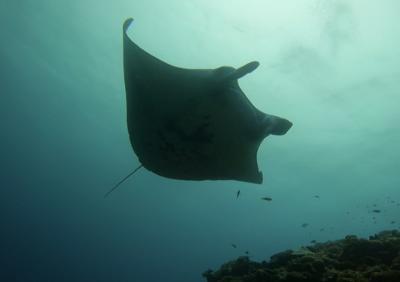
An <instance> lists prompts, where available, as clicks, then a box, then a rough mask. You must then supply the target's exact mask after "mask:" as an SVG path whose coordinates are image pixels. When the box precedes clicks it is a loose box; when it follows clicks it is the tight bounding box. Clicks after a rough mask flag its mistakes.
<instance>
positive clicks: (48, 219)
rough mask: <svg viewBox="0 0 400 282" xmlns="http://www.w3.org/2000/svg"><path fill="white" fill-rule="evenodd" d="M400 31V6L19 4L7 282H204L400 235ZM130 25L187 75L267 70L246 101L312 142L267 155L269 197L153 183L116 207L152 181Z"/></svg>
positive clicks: (10, 24) (2, 188)
mask: <svg viewBox="0 0 400 282" xmlns="http://www.w3.org/2000/svg"><path fill="white" fill-rule="evenodd" d="M399 16H400V2H399V1H397V0H383V1H364V0H352V1H344V0H342V1H339V0H337V1H336V0H330V1H329V0H299V1H289V0H285V1H283V0H282V1H266V0H265V1H261V0H247V1H239V0H238V1H229V0H221V1H211V0H188V1H178V0H165V1H163V0H148V1H127V0H118V1H94V0H86V1H78V0H70V1H50V0H35V1H33V0H24V1H21V0H14V1H11V0H1V1H0V36H1V41H0V165H1V167H0V223H1V225H0V226H1V228H0V239H1V240H0V250H1V251H0V262H1V263H0V280H1V281H21V282H22V281H23V282H31V281H40V282H43V281H53V282H58V281H68V282H70V281H85V282H87V281H96V282H97V281H135V282H152V281H171V282H196V281H203V278H202V277H201V273H202V272H203V271H205V270H206V269H208V268H212V269H216V268H217V267H218V266H219V265H221V264H222V263H224V262H225V261H226V260H229V259H233V258H236V257H237V256H240V255H244V252H245V251H249V252H250V256H251V259H254V260H263V259H268V257H269V256H270V255H272V254H273V253H276V252H278V251H282V250H285V249H287V248H297V247H299V246H301V245H302V244H308V243H309V242H310V241H311V240H317V241H325V240H334V239H338V238H341V237H343V236H344V235H347V234H356V235H359V236H368V235H370V234H372V233H375V232H377V231H380V230H383V229H394V228H399V227H400V219H399V214H400V206H399V203H400V190H399V185H400V178H399V167H400V148H399V144H400V125H399V121H400V110H399V108H400V80H399V75H400V24H399V23H400V22H399V18H400V17H399ZM128 17H133V18H135V22H134V25H133V26H132V27H131V28H130V30H129V35H130V36H131V38H133V39H134V41H135V42H136V43H138V44H139V45H140V46H141V47H143V48H144V49H145V50H147V51H148V52H150V53H151V54H153V55H155V56H157V57H159V58H160V59H162V60H165V61H167V62H168V63H171V64H173V65H177V66H181V67H186V68H215V67H219V66H222V65H232V66H235V67H239V66H242V65H244V64H245V63H247V62H249V61H251V60H258V61H259V62H260V63H261V66H260V67H259V68H258V69H257V71H255V72H253V73H252V74H251V75H248V76H246V77H245V78H243V79H241V80H240V85H241V88H242V89H243V90H244V92H245V93H246V94H247V96H248V98H249V99H250V100H251V101H252V102H253V103H254V104H255V105H256V106H257V107H258V108H259V109H261V110H262V111H265V112H267V113H269V114H276V115H279V116H282V117H285V118H288V119H290V120H291V121H292V122H293V124H294V126H293V128H292V129H291V130H290V131H289V132H288V133H287V134H286V135H285V136H282V137H276V136H272V137H268V138H267V139H266V140H265V141H264V142H263V143H262V145H261V147H260V150H259V152H258V163H259V167H260V169H261V170H262V171H263V174H264V179H265V180H264V184H262V185H254V184H247V183H241V182H234V181H215V182H212V181H205V182H190V181H177V180H171V179H166V178H162V177H159V176H157V175H155V174H152V173H151V172H148V171H146V170H144V169H143V170H141V171H140V172H138V173H137V174H136V175H135V176H134V177H133V178H132V179H130V180H129V181H128V182H127V183H125V184H124V186H122V187H121V188H120V189H119V190H118V191H116V192H114V193H113V194H112V195H111V196H110V197H109V198H106V199H104V198H103V195H104V193H105V192H106V191H108V190H109V188H111V187H112V186H113V185H114V184H115V183H116V182H117V181H118V180H119V179H120V178H122V177H123V176H125V175H126V174H127V173H129V172H130V171H131V170H132V169H133V168H134V167H136V166H137V165H138V160H137V158H136V156H135V155H134V153H133V151H132V149H131V147H130V144H129V138H128V133H127V128H126V112H125V106H126V105H125V90H124V81H123V68H122V23H123V21H124V20H125V19H126V18H128ZM239 189H240V190H241V195H240V197H239V199H236V192H237V190H239ZM316 195H318V196H319V198H317V197H315V196H316ZM265 196H268V197H271V198H272V199H273V200H272V201H271V202H266V201H263V200H261V199H260V198H261V197H265ZM374 209H379V210H380V211H381V212H380V213H372V210H374ZM393 221H395V222H394V223H393ZM304 223H307V224H308V226H307V227H302V224H304ZM231 244H235V245H237V248H232V246H231Z"/></svg>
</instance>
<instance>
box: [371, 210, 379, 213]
mask: <svg viewBox="0 0 400 282" xmlns="http://www.w3.org/2000/svg"><path fill="white" fill-rule="evenodd" d="M372 212H374V213H380V212H381V210H372Z"/></svg>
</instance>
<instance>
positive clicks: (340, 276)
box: [203, 230, 400, 282]
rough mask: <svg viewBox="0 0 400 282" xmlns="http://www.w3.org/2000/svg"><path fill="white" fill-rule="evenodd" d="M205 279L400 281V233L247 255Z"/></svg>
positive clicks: (246, 281) (211, 281)
mask: <svg viewBox="0 0 400 282" xmlns="http://www.w3.org/2000/svg"><path fill="white" fill-rule="evenodd" d="M203 276H204V277H205V278H206V279H207V281H208V282H400V232H399V231H396V230H393V231H383V232H381V233H379V234H376V235H374V236H370V237H369V239H362V238H357V237H356V236H352V235H350V236H346V238H345V239H342V240H338V241H334V242H326V243H316V244H314V245H312V246H307V247H302V248H301V249H299V250H296V251H293V250H287V251H284V252H281V253H278V254H275V255H273V256H272V257H271V259H270V261H269V262H266V261H262V262H254V261H251V260H250V259H249V258H248V257H247V256H243V257H239V258H238V259H236V260H234V261H230V262H228V263H225V264H224V265H222V266H221V268H220V269H219V270H217V271H212V270H208V271H206V272H204V273H203Z"/></svg>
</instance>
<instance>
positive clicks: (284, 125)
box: [270, 118, 293, 135]
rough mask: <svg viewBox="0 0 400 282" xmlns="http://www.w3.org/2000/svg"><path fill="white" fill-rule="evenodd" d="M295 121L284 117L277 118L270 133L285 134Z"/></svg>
mask: <svg viewBox="0 0 400 282" xmlns="http://www.w3.org/2000/svg"><path fill="white" fill-rule="evenodd" d="M292 125H293V123H291V122H290V121H288V120H287V119H284V118H276V120H275V121H274V123H273V126H272V128H271V132H270V134H273V135H284V134H286V132H288V131H289V129H290V128H291V127H292Z"/></svg>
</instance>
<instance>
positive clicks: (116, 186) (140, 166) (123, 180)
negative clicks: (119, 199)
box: [104, 164, 143, 198]
mask: <svg viewBox="0 0 400 282" xmlns="http://www.w3.org/2000/svg"><path fill="white" fill-rule="evenodd" d="M142 167H143V165H142V164H141V165H139V166H138V167H137V168H135V169H134V170H133V171H132V172H131V173H129V174H128V175H127V176H125V177H124V179H122V180H121V181H120V182H118V183H117V184H116V185H115V186H114V187H113V188H111V189H110V191H108V192H107V193H106V194H105V195H104V198H106V197H107V196H108V195H110V194H111V192H113V191H114V190H115V189H117V188H118V186H119V185H121V184H122V183H124V182H125V180H127V179H128V178H129V177H131V176H132V175H133V174H134V173H135V172H137V171H138V170H139V169H141V168H142Z"/></svg>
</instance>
